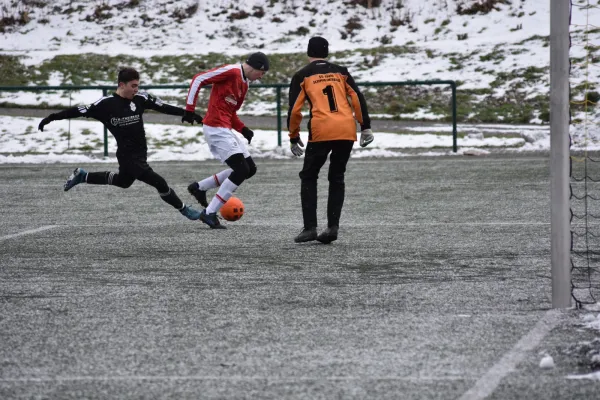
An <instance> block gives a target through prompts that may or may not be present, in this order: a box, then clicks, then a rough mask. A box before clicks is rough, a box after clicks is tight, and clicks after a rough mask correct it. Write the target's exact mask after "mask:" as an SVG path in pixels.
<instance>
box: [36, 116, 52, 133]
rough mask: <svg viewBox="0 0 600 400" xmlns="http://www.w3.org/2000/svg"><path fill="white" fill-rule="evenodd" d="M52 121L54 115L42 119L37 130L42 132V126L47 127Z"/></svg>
mask: <svg viewBox="0 0 600 400" xmlns="http://www.w3.org/2000/svg"><path fill="white" fill-rule="evenodd" d="M52 121H54V114H50V115H48V116H47V117H46V118H44V119H43V120H42V122H40V124H39V125H38V130H40V131H42V132H44V126H46V125H48V124H49V123H50V122H52Z"/></svg>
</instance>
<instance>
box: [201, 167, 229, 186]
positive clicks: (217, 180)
mask: <svg viewBox="0 0 600 400" xmlns="http://www.w3.org/2000/svg"><path fill="white" fill-rule="evenodd" d="M232 172H233V170H232V169H231V168H229V169H224V170H223V171H221V172H219V173H218V174H214V175H212V176H209V177H208V178H206V179H203V180H201V181H200V182H198V188H200V190H208V189H213V188H216V187H219V186H221V184H222V183H223V182H225V179H227V178H228V177H229V175H231V173H232Z"/></svg>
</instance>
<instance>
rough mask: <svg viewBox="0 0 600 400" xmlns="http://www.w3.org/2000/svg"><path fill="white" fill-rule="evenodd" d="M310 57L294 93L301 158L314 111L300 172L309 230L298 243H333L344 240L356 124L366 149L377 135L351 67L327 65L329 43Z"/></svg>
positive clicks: (293, 119) (292, 131)
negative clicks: (323, 188) (321, 181)
mask: <svg viewBox="0 0 600 400" xmlns="http://www.w3.org/2000/svg"><path fill="white" fill-rule="evenodd" d="M307 55H308V59H309V64H308V65H306V66H305V67H304V68H302V69H301V70H299V71H298V72H296V74H295V75H294V77H293V78H292V82H291V83H290V92H289V101H290V104H289V111H288V130H289V137H290V148H291V151H292V153H293V154H294V155H295V156H301V155H302V154H303V153H304V151H303V150H302V147H304V143H303V142H302V139H301V138H300V122H301V120H302V113H301V110H302V107H303V106H304V103H305V102H306V101H307V100H308V103H309V105H310V116H309V118H310V119H309V123H308V144H307V146H306V155H305V156H304V166H303V167H302V171H300V179H301V181H302V183H301V187H300V198H301V201H302V217H303V219H304V228H303V229H302V231H301V232H300V234H299V235H298V236H296V238H295V239H294V241H295V242H296V243H301V242H308V241H312V240H318V241H319V242H321V243H331V242H332V241H334V240H336V239H337V236H338V229H339V223H340V215H341V213H342V206H343V204H344V192H345V183H344V174H345V172H346V164H347V163H348V159H349V158H350V152H351V151H352V147H353V146H354V142H355V141H356V121H358V123H359V124H360V128H361V135H360V145H361V146H362V147H365V146H367V145H368V144H369V143H371V142H372V141H373V133H372V132H371V119H370V118H369V113H368V110H367V103H366V101H365V98H364V96H363V95H362V93H361V92H360V90H359V89H358V87H357V86H356V83H355V82H354V79H353V78H352V76H351V75H350V73H349V72H348V70H347V69H346V68H345V67H342V66H340V65H336V64H333V63H330V62H328V61H327V60H326V58H327V56H328V55H329V43H328V42H327V40H325V39H324V38H322V37H318V36H316V37H313V38H311V39H310V40H309V42H308V50H307ZM348 99H350V100H348ZM329 153H331V158H330V164H329V174H328V179H329V197H328V198H327V228H326V229H325V230H324V231H323V232H321V233H320V234H319V235H317V179H318V177H319V171H320V170H321V167H322V166H323V165H324V164H325V161H327V156H328V155H329Z"/></svg>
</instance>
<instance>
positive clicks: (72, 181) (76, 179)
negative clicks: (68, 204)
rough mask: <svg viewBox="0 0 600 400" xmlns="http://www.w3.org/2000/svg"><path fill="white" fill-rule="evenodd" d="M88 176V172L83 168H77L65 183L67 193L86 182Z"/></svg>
mask: <svg viewBox="0 0 600 400" xmlns="http://www.w3.org/2000/svg"><path fill="white" fill-rule="evenodd" d="M86 176H87V172H86V170H85V169H83V168H75V171H73V173H72V174H71V176H69V177H68V178H67V181H66V182H65V192H66V191H67V190H69V189H71V188H72V187H73V186H75V185H79V184H80V183H81V182H83V181H85V177H86Z"/></svg>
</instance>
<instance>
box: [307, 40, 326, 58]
mask: <svg viewBox="0 0 600 400" xmlns="http://www.w3.org/2000/svg"><path fill="white" fill-rule="evenodd" d="M306 54H307V55H308V56H309V57H312V58H327V56H328V55H329V42H327V40H325V39H324V38H322V37H320V36H315V37H313V38H310V40H309V41H308V50H307V51H306Z"/></svg>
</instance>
